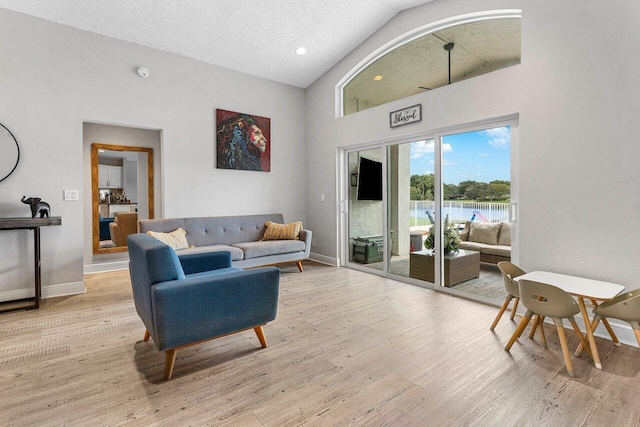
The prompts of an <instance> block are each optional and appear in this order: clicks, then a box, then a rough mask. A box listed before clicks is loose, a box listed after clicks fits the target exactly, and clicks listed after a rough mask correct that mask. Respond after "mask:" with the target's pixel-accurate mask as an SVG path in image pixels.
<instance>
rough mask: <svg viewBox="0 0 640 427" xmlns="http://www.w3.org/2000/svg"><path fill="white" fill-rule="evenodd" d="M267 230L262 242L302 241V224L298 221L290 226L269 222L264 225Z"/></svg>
mask: <svg viewBox="0 0 640 427" xmlns="http://www.w3.org/2000/svg"><path fill="white" fill-rule="evenodd" d="M264 225H265V226H266V227H267V229H266V230H265V232H264V237H263V238H262V240H300V230H302V222H301V221H296V222H292V223H290V224H278V223H275V222H272V221H267V222H266V223H265V224H264Z"/></svg>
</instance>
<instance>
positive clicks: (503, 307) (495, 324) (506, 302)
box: [489, 295, 513, 331]
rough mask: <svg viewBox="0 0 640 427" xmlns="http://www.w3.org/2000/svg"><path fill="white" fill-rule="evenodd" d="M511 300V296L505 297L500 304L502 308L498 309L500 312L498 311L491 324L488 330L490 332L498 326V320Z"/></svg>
mask: <svg viewBox="0 0 640 427" xmlns="http://www.w3.org/2000/svg"><path fill="white" fill-rule="evenodd" d="M512 299H513V295H507V297H506V298H505V299H504V303H502V307H500V311H498V315H497V316H496V318H495V319H494V320H493V323H492V324H491V327H490V328H489V330H490V331H493V330H494V329H495V327H496V326H497V325H498V322H499V321H500V318H501V317H502V315H503V314H504V312H505V310H506V309H507V307H508V306H509V302H510V301H511V300H512Z"/></svg>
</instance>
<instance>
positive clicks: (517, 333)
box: [504, 310, 533, 351]
mask: <svg viewBox="0 0 640 427" xmlns="http://www.w3.org/2000/svg"><path fill="white" fill-rule="evenodd" d="M532 314H533V313H532V312H531V311H529V310H527V312H526V313H525V314H524V317H523V318H522V320H521V321H520V323H519V324H518V327H517V328H516V330H515V332H514V333H513V335H512V336H511V339H510V340H509V342H508V343H507V346H506V347H505V348H504V349H505V351H509V350H511V347H512V346H513V343H515V342H516V340H517V339H518V338H520V335H522V331H524V330H525V328H526V327H527V324H528V323H529V320H531V316H532Z"/></svg>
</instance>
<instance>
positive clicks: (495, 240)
mask: <svg viewBox="0 0 640 427" xmlns="http://www.w3.org/2000/svg"><path fill="white" fill-rule="evenodd" d="M460 240H462V242H461V243H460V245H459V246H458V247H459V248H460V249H468V250H471V251H478V252H480V262H487V263H491V264H497V263H499V262H500V261H510V260H511V224H510V223H508V222H471V221H467V223H466V224H465V226H464V230H462V232H460Z"/></svg>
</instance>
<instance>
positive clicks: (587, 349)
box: [569, 319, 593, 359]
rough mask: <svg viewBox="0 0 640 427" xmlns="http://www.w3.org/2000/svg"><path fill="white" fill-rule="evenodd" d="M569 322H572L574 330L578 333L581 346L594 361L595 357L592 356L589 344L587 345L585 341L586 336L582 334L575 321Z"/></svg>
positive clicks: (570, 320)
mask: <svg viewBox="0 0 640 427" xmlns="http://www.w3.org/2000/svg"><path fill="white" fill-rule="evenodd" d="M569 322H571V326H573V330H574V331H575V332H576V335H577V336H578V339H579V340H580V345H581V346H582V348H584V349H585V350H586V351H587V354H588V355H589V357H590V358H592V359H593V355H592V354H591V350H590V349H589V344H588V343H587V340H585V339H584V335H582V332H580V328H578V324H577V323H576V321H575V320H574V319H569ZM574 355H575V353H574Z"/></svg>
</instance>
